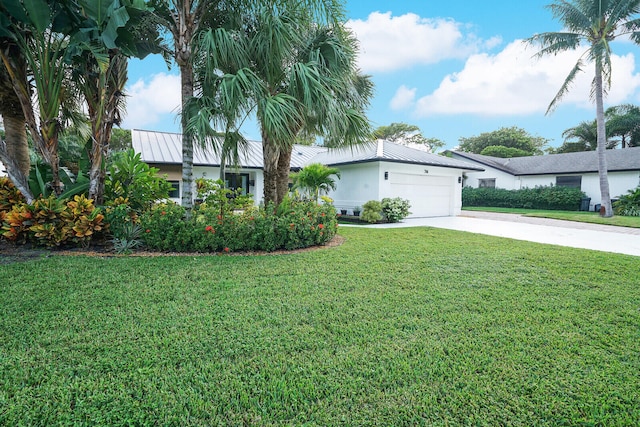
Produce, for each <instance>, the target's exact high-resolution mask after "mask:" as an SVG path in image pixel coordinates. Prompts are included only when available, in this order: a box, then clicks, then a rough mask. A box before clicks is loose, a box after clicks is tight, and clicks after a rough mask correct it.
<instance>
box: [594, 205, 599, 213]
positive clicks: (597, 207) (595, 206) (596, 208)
mask: <svg viewBox="0 0 640 427" xmlns="http://www.w3.org/2000/svg"><path fill="white" fill-rule="evenodd" d="M593 211H594V212H600V203H598V204H597V205H593Z"/></svg>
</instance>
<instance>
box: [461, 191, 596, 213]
mask: <svg viewBox="0 0 640 427" xmlns="http://www.w3.org/2000/svg"><path fill="white" fill-rule="evenodd" d="M583 197H585V193H584V192H582V191H581V190H580V189H579V188H572V187H558V186H555V185H551V186H537V187H534V188H522V189H520V190H505V189H502V188H471V187H464V188H463V189H462V206H489V207H503V208H530V209H549V210H576V211H577V210H578V209H579V208H580V201H581V200H582V198H583Z"/></svg>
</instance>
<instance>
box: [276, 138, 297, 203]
mask: <svg viewBox="0 0 640 427" xmlns="http://www.w3.org/2000/svg"><path fill="white" fill-rule="evenodd" d="M292 151H293V147H289V148H283V149H281V150H280V156H278V173H277V178H276V179H277V183H276V186H277V187H276V188H277V189H276V191H277V197H278V203H280V202H282V201H283V200H284V198H285V197H286V196H287V193H289V175H290V173H291V153H292Z"/></svg>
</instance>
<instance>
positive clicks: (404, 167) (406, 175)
mask: <svg viewBox="0 0 640 427" xmlns="http://www.w3.org/2000/svg"><path fill="white" fill-rule="evenodd" d="M339 169H340V172H341V179H340V180H339V181H338V182H337V188H336V191H333V192H331V193H330V194H329V196H330V197H331V198H332V199H333V200H334V205H335V206H336V209H338V210H341V209H346V210H347V213H348V214H351V213H352V211H353V208H354V207H355V206H360V207H361V206H362V205H364V204H365V203H366V202H367V201H369V200H382V199H383V198H385V197H391V198H393V197H399V196H400V197H403V198H407V199H409V201H410V202H411V204H412V206H414V207H415V208H414V209H413V211H412V215H410V217H420V216H439V215H458V214H460V210H461V207H462V183H458V178H459V177H460V178H461V177H462V171H461V170H459V169H453V168H442V167H436V166H424V165H411V164H404V163H394V162H370V163H360V164H354V165H344V166H339ZM385 172H387V179H385ZM430 181H432V182H434V183H437V184H438V185H440V186H443V185H446V186H447V187H448V188H449V189H450V197H449V198H448V199H447V201H446V203H447V205H446V206H443V205H442V203H443V202H442V198H441V197H440V198H438V197H439V196H438V195H437V194H435V193H436V191H435V190H434V187H433V186H431V184H430ZM402 183H411V184H415V183H418V185H415V186H412V187H413V188H411V193H410V194H398V193H397V189H398V187H397V186H398V185H399V186H402ZM420 183H423V184H422V185H421V184H420ZM394 185H395V186H396V187H395V188H394ZM403 189H404V190H405V191H407V187H406V186H404V187H403ZM440 190H441V189H440ZM432 200H433V203H437V204H438V206H433V208H434V209H433V211H434V212H436V213H433V212H431V213H430V212H428V209H429V203H431V201H432ZM420 205H422V210H421V211H420V210H418V209H417V207H418V206H420Z"/></svg>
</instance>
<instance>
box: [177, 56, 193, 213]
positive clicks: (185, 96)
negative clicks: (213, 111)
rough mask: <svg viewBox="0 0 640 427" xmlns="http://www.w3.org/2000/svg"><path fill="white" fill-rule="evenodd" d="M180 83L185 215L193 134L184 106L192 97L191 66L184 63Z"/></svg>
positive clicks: (190, 193)
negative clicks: (188, 126) (188, 124)
mask: <svg viewBox="0 0 640 427" xmlns="http://www.w3.org/2000/svg"><path fill="white" fill-rule="evenodd" d="M180 81H181V84H182V206H183V207H184V208H185V209H186V210H187V215H188V214H189V213H190V212H191V209H192V207H193V135H191V132H189V131H188V129H187V122H188V120H189V118H188V117H187V115H186V113H185V110H184V106H185V105H186V104H187V102H188V101H189V100H190V99H191V97H193V68H192V67H191V65H190V64H188V63H185V64H183V65H181V66H180Z"/></svg>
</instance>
